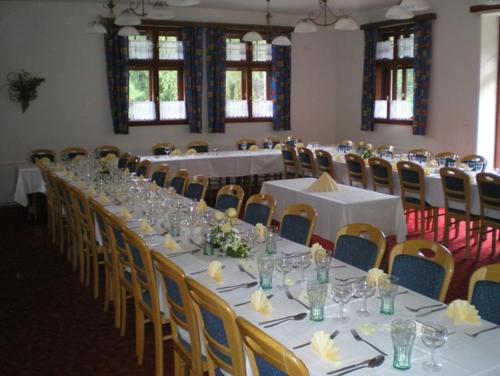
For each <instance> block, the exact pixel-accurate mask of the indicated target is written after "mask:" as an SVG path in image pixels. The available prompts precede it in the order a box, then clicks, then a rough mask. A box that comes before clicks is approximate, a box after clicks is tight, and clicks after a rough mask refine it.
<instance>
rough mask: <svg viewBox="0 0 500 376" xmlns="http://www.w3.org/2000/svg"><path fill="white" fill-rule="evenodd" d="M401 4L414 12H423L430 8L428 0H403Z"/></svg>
mask: <svg viewBox="0 0 500 376" xmlns="http://www.w3.org/2000/svg"><path fill="white" fill-rule="evenodd" d="M399 6H400V7H401V8H403V9H407V10H409V11H412V12H421V11H423V10H428V9H430V6H429V3H428V2H427V0H403V1H401V4H400V5H399Z"/></svg>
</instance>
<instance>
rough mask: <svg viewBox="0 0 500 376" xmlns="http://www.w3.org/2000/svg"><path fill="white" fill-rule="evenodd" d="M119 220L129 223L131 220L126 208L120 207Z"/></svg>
mask: <svg viewBox="0 0 500 376" xmlns="http://www.w3.org/2000/svg"><path fill="white" fill-rule="evenodd" d="M120 218H122V219H123V220H124V221H130V220H131V219H132V218H133V216H132V214H131V213H130V211H129V210H128V208H127V207H126V206H122V208H121V209H120Z"/></svg>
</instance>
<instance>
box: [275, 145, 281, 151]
mask: <svg viewBox="0 0 500 376" xmlns="http://www.w3.org/2000/svg"><path fill="white" fill-rule="evenodd" d="M282 149H283V145H281V144H276V145H274V150H282Z"/></svg>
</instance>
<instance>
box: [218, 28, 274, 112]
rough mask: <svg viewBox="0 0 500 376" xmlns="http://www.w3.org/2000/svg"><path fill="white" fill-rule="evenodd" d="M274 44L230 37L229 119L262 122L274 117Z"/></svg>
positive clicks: (227, 63)
mask: <svg viewBox="0 0 500 376" xmlns="http://www.w3.org/2000/svg"><path fill="white" fill-rule="evenodd" d="M271 58H272V50H271V44H269V43H267V42H266V41H265V40H264V41H259V42H248V43H245V42H242V41H241V35H236V34H229V35H227V38H226V69H227V70H226V119H227V120H228V121H262V120H269V119H271V118H272V116H273V102H272V100H271Z"/></svg>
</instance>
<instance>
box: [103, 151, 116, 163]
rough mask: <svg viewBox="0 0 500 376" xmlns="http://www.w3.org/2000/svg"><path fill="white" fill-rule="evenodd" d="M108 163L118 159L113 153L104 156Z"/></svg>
mask: <svg viewBox="0 0 500 376" xmlns="http://www.w3.org/2000/svg"><path fill="white" fill-rule="evenodd" d="M104 158H105V159H106V160H107V161H108V162H113V161H114V160H116V159H117V158H118V157H117V156H116V155H115V154H113V153H108V154H106V156H105V157H104Z"/></svg>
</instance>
